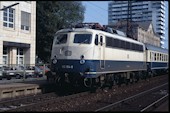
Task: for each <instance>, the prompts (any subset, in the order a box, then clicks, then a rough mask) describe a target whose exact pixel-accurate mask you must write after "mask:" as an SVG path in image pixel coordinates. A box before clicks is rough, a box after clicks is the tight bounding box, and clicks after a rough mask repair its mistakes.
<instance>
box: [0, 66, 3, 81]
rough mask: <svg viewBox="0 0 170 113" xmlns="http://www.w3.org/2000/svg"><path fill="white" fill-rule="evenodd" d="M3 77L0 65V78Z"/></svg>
mask: <svg viewBox="0 0 170 113" xmlns="http://www.w3.org/2000/svg"><path fill="white" fill-rule="evenodd" d="M2 78H3V73H2V67H0V80H2Z"/></svg>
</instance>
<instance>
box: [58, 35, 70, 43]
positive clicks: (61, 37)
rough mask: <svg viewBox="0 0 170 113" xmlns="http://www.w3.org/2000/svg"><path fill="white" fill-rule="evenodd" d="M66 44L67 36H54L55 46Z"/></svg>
mask: <svg viewBox="0 0 170 113" xmlns="http://www.w3.org/2000/svg"><path fill="white" fill-rule="evenodd" d="M66 42H67V34H59V35H57V36H56V41H55V44H64V43H66Z"/></svg>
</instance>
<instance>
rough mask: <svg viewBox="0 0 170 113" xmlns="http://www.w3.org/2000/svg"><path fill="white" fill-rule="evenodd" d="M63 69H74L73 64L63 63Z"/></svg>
mask: <svg viewBox="0 0 170 113" xmlns="http://www.w3.org/2000/svg"><path fill="white" fill-rule="evenodd" d="M62 68H63V69H73V65H62Z"/></svg>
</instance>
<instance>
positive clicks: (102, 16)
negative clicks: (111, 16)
mask: <svg viewBox="0 0 170 113" xmlns="http://www.w3.org/2000/svg"><path fill="white" fill-rule="evenodd" d="M84 3H85V2H84ZM87 3H89V2H87ZM87 3H85V4H87ZM91 5H93V4H91ZM93 6H94V5H93ZM96 7H97V6H96ZM98 8H99V7H98ZM100 9H101V8H100ZM93 10H95V9H93ZM102 10H103V9H102ZM95 11H96V12H99V10H95ZM104 11H106V10H104ZM98 15H99V16H101V18H98V19H100V20H101V21H102V22H105V21H104V20H103V18H104V17H105V16H104V15H101V12H99V13H98ZM93 17H94V15H91V18H93ZM93 19H94V18H93ZM95 19H96V18H95ZM96 20H97V19H96Z"/></svg>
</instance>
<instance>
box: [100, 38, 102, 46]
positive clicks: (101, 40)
mask: <svg viewBox="0 0 170 113" xmlns="http://www.w3.org/2000/svg"><path fill="white" fill-rule="evenodd" d="M100 44H101V46H102V45H103V37H102V36H100Z"/></svg>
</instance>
